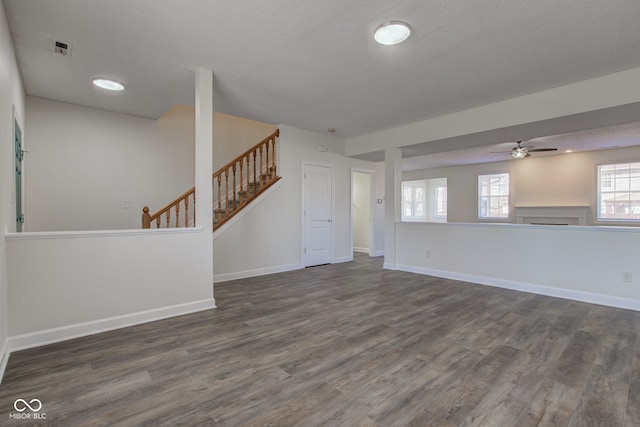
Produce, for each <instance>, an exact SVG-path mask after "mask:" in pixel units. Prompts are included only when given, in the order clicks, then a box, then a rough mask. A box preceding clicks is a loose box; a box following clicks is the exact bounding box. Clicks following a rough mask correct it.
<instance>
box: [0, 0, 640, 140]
mask: <svg viewBox="0 0 640 427" xmlns="http://www.w3.org/2000/svg"><path fill="white" fill-rule="evenodd" d="M4 5H5V9H6V12H7V16H8V20H9V24H10V28H11V31H12V37H13V40H14V44H15V48H16V52H17V57H18V62H19V66H20V69H21V73H22V76H23V79H24V84H25V89H26V92H27V94H29V95H33V96H39V97H45V98H50V99H54V100H60V101H66V102H71V103H76V104H81V105H87V106H92V107H97V108H103V109H107V110H113V111H118V112H123V113H128V114H134V115H139V116H144V117H152V118H156V117H159V116H160V115H161V114H162V113H164V112H165V111H166V110H167V109H169V108H170V107H171V106H172V105H174V104H176V103H185V104H193V99H194V94H193V92H194V70H195V68H196V67H198V66H204V67H207V68H211V69H212V70H213V71H214V75H215V82H214V96H215V97H214V109H215V110H216V111H220V112H224V113H228V114H234V115H237V116H241V117H246V118H250V119H254V120H259V121H264V122H268V123H282V124H287V125H291V126H295V127H299V128H303V129H309V130H314V131H324V130H326V129H327V128H329V127H332V128H336V129H337V132H336V134H337V135H338V136H341V137H344V138H348V137H353V136H357V135H362V134H366V133H369V132H373V131H378V130H382V129H386V128H390V127H395V126H399V125H403V124H407V123H411V122H415V121H418V120H423V119H426V118H429V117H435V116H439V115H442V114H446V113H451V112H455V111H460V110H464V109H468V108H471V107H475V106H480V105H484V104H488V103H491V102H495V101H499V100H503V99H509V98H512V97H516V96H520V95H523V94H527V93H533V92H537V91H540V90H544V89H548V88H553V87H557V86H561V85H565V84H568V83H572V82H576V81H580V80H585V79H588V78H592V77H596V76H600V75H605V74H609V73H613V72H616V71H621V70H625V69H630V68H635V67H640V25H639V24H638V22H640V1H638V0H610V1H602V0H535V1H531V0H484V1H481V2H480V1H477V0H460V1H450V0H448V1H447V0H409V1H389V0H367V1H345V0H316V1H314V0H306V1H301V0H269V1H266V0H234V1H231V0H226V1H222V0H184V1H177V0H4ZM391 19H400V20H405V21H407V22H408V23H410V25H411V26H412V28H413V34H412V35H411V37H410V38H409V40H407V42H405V43H404V44H401V45H398V46H380V45H377V44H376V43H375V42H374V41H373V38H372V32H373V29H374V28H375V27H376V26H378V25H379V24H380V23H382V22H384V21H388V20H391ZM54 40H59V41H63V42H66V43H70V44H72V55H71V56H70V57H63V56H60V55H57V54H55V53H53V51H52V46H53V42H54ZM95 76H108V77H112V78H115V79H116V80H119V81H121V82H123V83H125V85H126V86H127V90H126V91H125V92H124V93H120V94H105V93H104V92H103V91H100V90H98V89H95V88H93V87H92V85H91V80H92V78H93V77H95Z"/></svg>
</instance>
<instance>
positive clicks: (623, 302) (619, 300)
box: [397, 264, 640, 311]
mask: <svg viewBox="0 0 640 427" xmlns="http://www.w3.org/2000/svg"><path fill="white" fill-rule="evenodd" d="M397 269H398V270H401V271H406V272H408V273H417V274H423V275H427V276H435V277H442V278H443V279H451V280H460V281H463V282H470V283H473V284H479V285H487V286H495V287H497V288H504V289H511V290H514V291H521V292H528V293H531V294H537V295H545V296H549V297H556V298H564V299H569V300H573V301H580V302H586V303H590V304H599V305H605V306H608V307H615V308H623V309H627V310H635V311H640V300H634V299H630V298H623V297H617V296H613V295H602V294H594V293H591V292H584V291H577V290H575V289H565V288H556V287H554V286H546V285H539V284H536V283H526V282H516V281H512V280H504V279H497V278H495V277H485V276H476V275H473V274H465V273H456V272H453V271H445V270H436V269H431V268H424V267H415V266H411V265H403V264H398V265H397Z"/></svg>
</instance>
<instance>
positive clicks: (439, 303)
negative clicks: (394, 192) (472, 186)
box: [0, 255, 640, 427]
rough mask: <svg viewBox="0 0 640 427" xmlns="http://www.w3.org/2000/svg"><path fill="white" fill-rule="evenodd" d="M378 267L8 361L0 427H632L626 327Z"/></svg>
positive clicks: (639, 362)
mask: <svg viewBox="0 0 640 427" xmlns="http://www.w3.org/2000/svg"><path fill="white" fill-rule="evenodd" d="M381 263H382V259H380V258H369V257H367V256H363V255H356V260H355V261H354V262H353V263H345V264H337V265H329V266H320V267H314V268H309V269H306V270H301V271H295V272H289V273H282V274H276V275H271V276H265V277H261V278H254V279H246V280H238V281H233V282H226V283H223V284H219V285H217V286H216V292H215V293H216V301H217V303H218V305H219V308H218V309H216V310H210V311H207V312H201V313H196V314H192V315H188V316H182V317H178V318H173V319H168V320H163V321H158V322H154V323H149V324H145V325H140V326H135V327H131V328H126V329H121V330H117V331H112V332H107V333H103V334H99V335H94V336H91V337H86V338H81V339H76V340H73V341H67V342H64V343H58V344H54V345H49V346H46V347H41V348H37V349H32V350H26V351H22V352H17V353H14V354H12V355H11V358H10V360H9V365H8V368H7V371H6V374H5V378H4V381H3V383H2V385H1V386H0V425H19V426H23V425H27V424H26V423H27V422H26V421H24V420H13V419H9V414H10V413H12V412H15V410H14V408H13V402H14V401H15V400H16V399H18V398H23V399H25V400H29V399H32V398H37V399H40V400H41V401H42V403H43V409H42V410H41V412H45V413H46V417H47V420H46V423H48V424H49V425H60V426H106V425H109V426H112V425H122V426H133V425H167V426H175V425H202V426H305V427H306V426H359V427H374V426H446V427H451V426H501V427H504V426H518V427H524V426H623V427H624V426H634V425H635V426H637V425H640V346H639V345H638V333H639V331H640V313H638V312H633V311H627V310H620V309H614V308H607V307H602V306H597V305H589V304H584V303H579V302H573V301H569V300H563V299H556V298H549V297H543V296H537V295H533V294H527V293H520V292H515V291H509V290H504V289H498V288H492V287H488V286H480V285H474V284H470V283H463V282H457V281H451V280H444V279H438V278H434V277H428V276H420V275H415V274H410V273H404V272H397V271H386V270H382V265H381ZM603 286H606V284H603ZM46 423H45V422H42V423H41V424H46ZM35 424H36V423H34V422H30V423H29V424H28V425H35Z"/></svg>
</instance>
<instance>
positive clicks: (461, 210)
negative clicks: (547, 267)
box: [403, 146, 640, 223]
mask: <svg viewBox="0 0 640 427" xmlns="http://www.w3.org/2000/svg"><path fill="white" fill-rule="evenodd" d="M621 161H640V146H636V147H628V148H619V149H610V150H600V151H585V152H578V153H569V154H559V155H555V156H547V157H530V158H527V159H522V160H509V161H503V162H495V163H483V164H477V165H466V166H455V167H445V168H436V169H428V170H421V171H411V172H405V173H403V180H414V179H425V178H440V177H445V178H447V190H448V222H465V223H466V222H475V221H476V220H477V197H478V196H477V191H478V190H477V185H478V184H477V182H478V178H477V176H478V174H483V173H493V172H510V174H511V176H510V179H511V191H512V193H511V196H512V206H590V207H591V211H592V214H593V215H596V190H595V188H596V165H597V164H598V163H602V162H621ZM512 216H513V215H512ZM511 222H515V218H512V221H511Z"/></svg>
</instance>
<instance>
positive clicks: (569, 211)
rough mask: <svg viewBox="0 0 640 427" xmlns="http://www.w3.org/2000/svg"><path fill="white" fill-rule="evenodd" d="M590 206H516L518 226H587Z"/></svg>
mask: <svg viewBox="0 0 640 427" xmlns="http://www.w3.org/2000/svg"><path fill="white" fill-rule="evenodd" d="M590 214H591V207H590V206H516V207H514V215H515V218H516V223H517V224H552V225H587V218H589V215H590Z"/></svg>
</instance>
